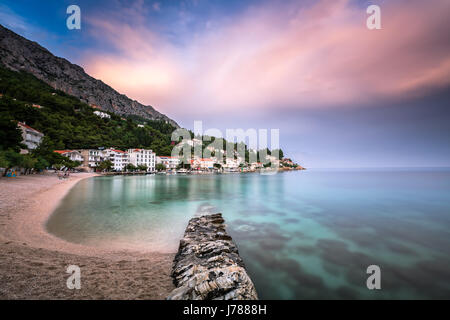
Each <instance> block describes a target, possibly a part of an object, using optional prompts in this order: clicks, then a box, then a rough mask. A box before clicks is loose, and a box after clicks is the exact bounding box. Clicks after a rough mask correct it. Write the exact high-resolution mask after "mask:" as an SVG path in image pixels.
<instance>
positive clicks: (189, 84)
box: [84, 0, 450, 114]
mask: <svg viewBox="0 0 450 320" xmlns="http://www.w3.org/2000/svg"><path fill="white" fill-rule="evenodd" d="M278 9H279V10H273V8H265V7H262V8H252V9H249V10H248V11H247V12H245V13H243V14H241V15H240V16H239V17H236V18H235V19H234V20H233V21H232V22H230V23H227V24H222V25H219V26H216V27H213V28H207V29H206V30H205V31H203V33H200V34H197V35H196V36H195V37H193V40H192V41H191V42H189V44H187V45H184V46H182V47H180V46H174V45H172V44H171V43H170V42H169V41H167V40H166V39H164V38H163V37H161V36H159V35H158V34H155V33H153V32H152V31H151V30H149V29H148V28H147V27H146V25H145V23H142V24H140V25H139V26H138V27H133V28H131V27H130V26H129V25H126V24H123V25H117V24H113V23H107V22H102V21H91V23H92V24H93V25H95V26H96V30H99V35H101V37H106V40H107V41H108V42H109V43H110V44H112V45H113V46H114V47H115V48H116V49H117V50H118V53H116V54H108V55H105V54H96V53H90V54H89V55H88V56H87V57H86V60H85V63H84V64H85V66H86V69H87V71H88V72H89V73H91V74H92V75H93V76H95V77H98V78H100V79H102V80H104V81H105V82H107V83H108V84H110V85H111V86H112V87H114V88H115V89H117V90H119V91H121V92H124V93H126V94H127V95H129V96H130V97H132V98H134V99H138V100H140V101H141V102H144V103H147V104H152V105H154V106H156V107H158V109H160V110H161V111H163V112H175V113H177V114H183V113H185V112H186V113H187V112H190V113H192V112H194V113H195V112H198V113H199V114H205V113H210V114H220V112H229V111H240V112H243V110H250V111H253V110H257V109H261V108H278V107H279V108H281V107H287V106H288V107H297V108H310V107H322V106H333V105H342V104H346V105H355V104H364V103H367V102H374V101H376V99H380V100H382V99H392V98H394V99H399V98H402V97H405V96H409V95H418V94H421V93H422V92H425V90H429V89H435V88H439V87H445V86H448V85H450V43H449V41H448V39H449V34H448V33H449V30H450V20H448V17H447V13H448V12H450V10H449V9H450V2H449V1H447V0H435V1H433V5H431V4H429V3H427V2H425V1H419V0H410V1H396V2H392V3H383V4H382V5H381V13H382V30H368V29H367V28H366V18H367V14H366V12H365V8H359V7H358V8H357V7H354V6H352V5H351V4H350V2H349V1H347V0H340V1H333V2H330V1H318V2H317V3H315V4H314V5H313V6H311V7H308V8H296V7H294V6H287V7H284V8H283V7H280V8H278ZM136 14H138V13H136ZM135 21H139V19H138V18H136V19H135ZM104 39H105V38H104Z"/></svg>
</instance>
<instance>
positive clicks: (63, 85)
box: [0, 25, 179, 128]
mask: <svg viewBox="0 0 450 320" xmlns="http://www.w3.org/2000/svg"><path fill="white" fill-rule="evenodd" d="M0 63H1V64H2V65H4V66H5V67H7V68H8V69H11V70H13V71H26V72H29V73H31V74H33V75H34V76H35V77H37V78H38V79H40V80H42V81H44V82H45V83H47V84H49V85H50V86H51V87H53V88H55V89H58V90H61V91H63V92H65V93H67V94H69V95H72V96H74V97H76V98H79V99H80V100H81V101H83V102H86V103H88V104H90V105H92V106H97V107H100V109H102V110H106V111H110V112H114V113H116V114H118V115H134V116H139V117H142V118H144V119H149V120H165V121H168V122H169V123H170V124H172V125H173V126H175V127H177V128H178V127H179V126H178V124H177V123H176V122H175V121H174V120H172V119H170V118H169V117H167V116H166V115H164V114H162V113H160V112H158V111H156V110H155V109H154V108H153V107H152V106H145V105H143V104H141V103H139V102H137V101H136V100H132V99H130V98H128V97H127V96H126V95H124V94H120V93H119V92H117V91H116V90H114V89H113V88H111V87H110V86H108V85H107V84H105V83H103V82H102V81H100V80H97V79H95V78H93V77H91V76H90V75H88V74H87V73H86V72H84V70H83V68H82V67H80V66H78V65H76V64H72V63H70V62H69V61H67V60H66V59H63V58H59V57H56V56H54V55H53V54H52V53H51V52H50V51H48V50H47V49H45V48H43V47H41V46H40V45H39V44H38V43H36V42H33V41H30V40H28V39H25V38H24V37H22V36H20V35H18V34H16V33H14V32H13V31H11V30H9V29H7V28H5V27H3V26H2V25H0Z"/></svg>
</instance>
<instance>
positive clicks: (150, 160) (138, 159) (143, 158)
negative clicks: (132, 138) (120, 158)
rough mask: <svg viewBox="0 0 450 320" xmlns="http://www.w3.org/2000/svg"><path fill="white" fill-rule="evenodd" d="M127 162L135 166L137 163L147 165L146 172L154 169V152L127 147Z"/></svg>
mask: <svg viewBox="0 0 450 320" xmlns="http://www.w3.org/2000/svg"><path fill="white" fill-rule="evenodd" d="M128 159H129V163H131V164H132V165H134V166H135V167H137V166H139V165H145V166H147V171H148V172H153V171H155V167H156V154H155V153H154V152H153V151H152V150H149V149H128Z"/></svg>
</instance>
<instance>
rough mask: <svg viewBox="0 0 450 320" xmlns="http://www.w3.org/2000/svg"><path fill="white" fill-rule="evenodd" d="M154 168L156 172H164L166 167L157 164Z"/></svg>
mask: <svg viewBox="0 0 450 320" xmlns="http://www.w3.org/2000/svg"><path fill="white" fill-rule="evenodd" d="M155 168H156V171H164V170H166V166H165V165H164V164H162V163H157V164H156V167H155Z"/></svg>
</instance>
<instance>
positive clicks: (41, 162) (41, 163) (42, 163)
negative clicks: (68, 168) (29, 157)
mask: <svg viewBox="0 0 450 320" xmlns="http://www.w3.org/2000/svg"><path fill="white" fill-rule="evenodd" d="M49 166H50V164H49V163H48V161H47V160H45V159H44V158H42V157H39V158H37V161H36V163H35V164H34V169H36V170H38V171H42V170H44V169H45V168H47V167H49Z"/></svg>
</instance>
